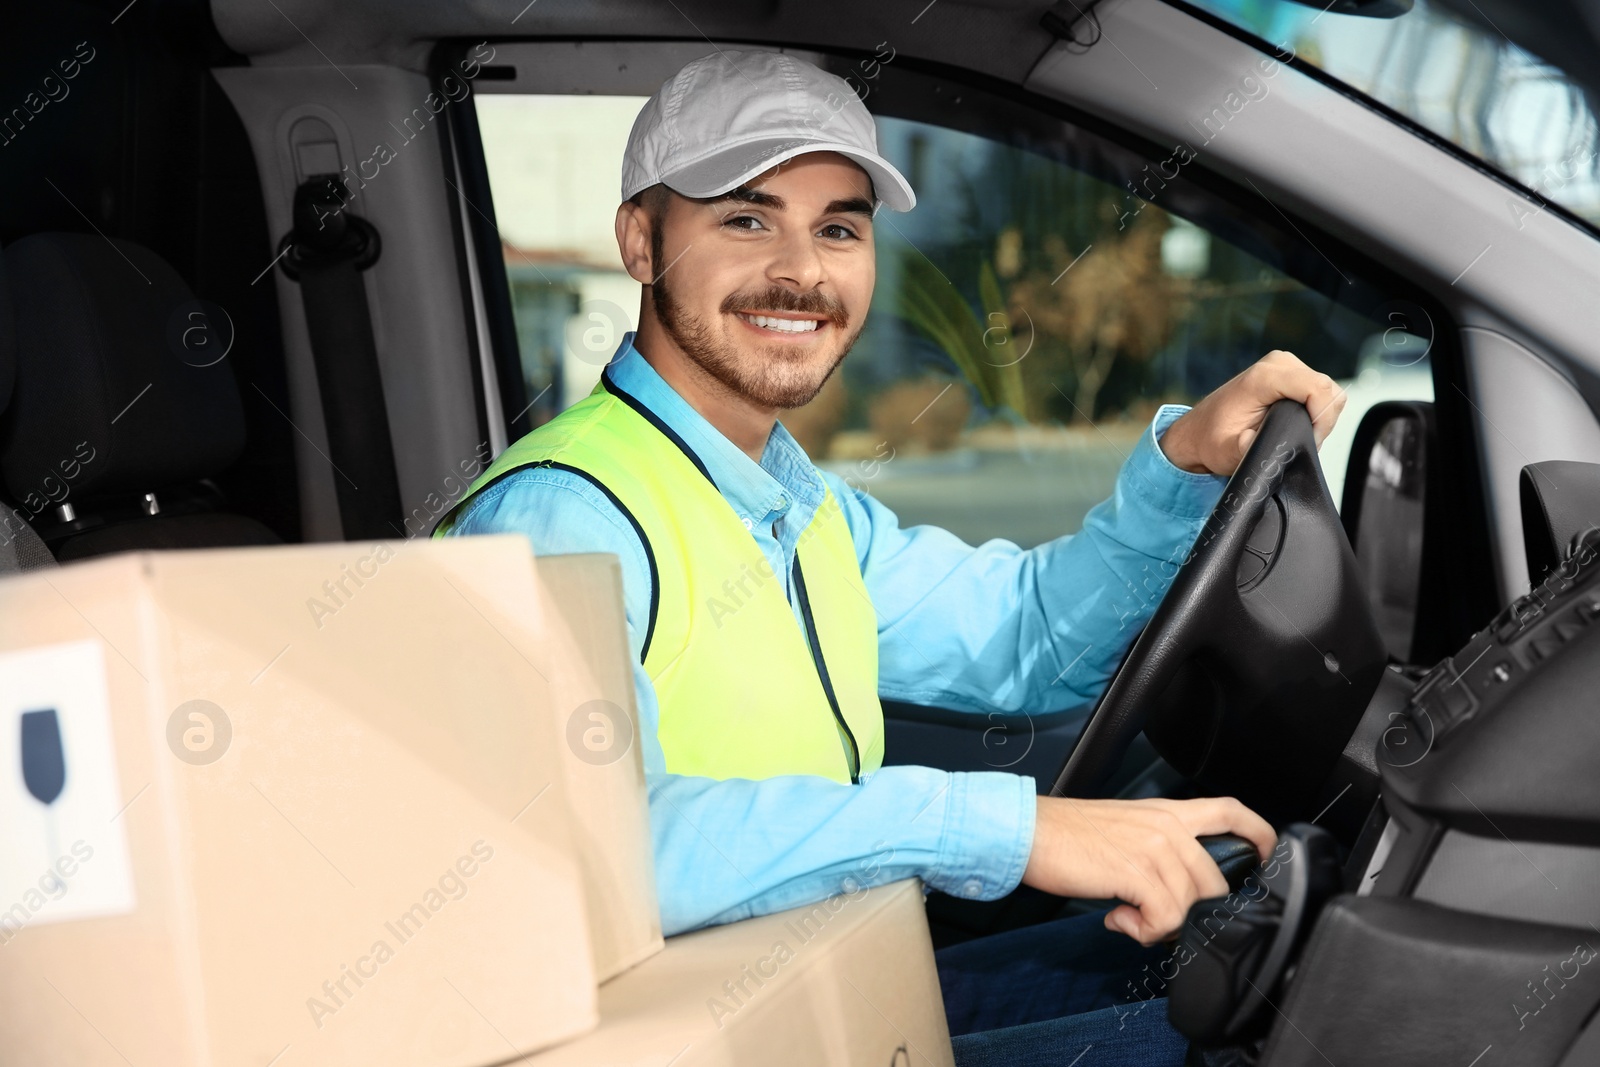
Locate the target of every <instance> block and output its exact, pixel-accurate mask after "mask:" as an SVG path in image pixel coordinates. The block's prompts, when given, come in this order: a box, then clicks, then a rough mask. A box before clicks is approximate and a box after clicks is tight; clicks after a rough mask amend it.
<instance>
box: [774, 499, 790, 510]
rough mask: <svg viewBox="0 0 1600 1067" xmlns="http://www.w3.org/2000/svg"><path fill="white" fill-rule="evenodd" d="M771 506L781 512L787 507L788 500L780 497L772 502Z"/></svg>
mask: <svg viewBox="0 0 1600 1067" xmlns="http://www.w3.org/2000/svg"><path fill="white" fill-rule="evenodd" d="M772 506H773V507H775V508H777V509H778V510H779V511H782V510H783V509H784V508H786V507H788V506H789V498H788V497H782V496H780V497H779V498H778V499H777V500H775V501H773V503H772Z"/></svg>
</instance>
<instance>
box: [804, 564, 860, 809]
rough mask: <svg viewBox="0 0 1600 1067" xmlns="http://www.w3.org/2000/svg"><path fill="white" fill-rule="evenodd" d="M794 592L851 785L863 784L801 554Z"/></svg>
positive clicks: (856, 750) (858, 752)
mask: <svg viewBox="0 0 1600 1067" xmlns="http://www.w3.org/2000/svg"><path fill="white" fill-rule="evenodd" d="M792 573H793V575H794V592H795V596H797V597H799V598H800V614H801V615H803V616H805V620H806V641H807V642H808V643H809V644H810V645H811V659H812V661H813V662H815V663H816V665H817V677H818V678H820V679H821V680H822V691H823V692H824V693H826V694H828V705H829V706H830V707H831V708H833V718H834V721H836V722H837V723H838V724H839V729H841V730H843V731H844V736H845V740H846V742H848V744H849V748H850V751H849V755H848V758H847V760H846V762H847V763H848V764H849V766H850V784H851V785H859V784H861V774H860V770H861V749H860V747H859V746H857V744H856V735H855V734H854V733H852V732H851V730H850V724H849V723H847V722H845V721H844V712H842V711H840V710H839V698H838V696H836V695H835V694H834V691H833V679H831V678H829V677H828V664H827V663H826V662H825V661H824V660H823V658H822V642H821V641H819V640H818V639H817V623H816V620H814V619H813V618H812V617H811V598H810V597H808V596H806V579H805V576H804V575H803V574H801V573H800V553H799V552H796V553H795V555H794V567H793V568H792Z"/></svg>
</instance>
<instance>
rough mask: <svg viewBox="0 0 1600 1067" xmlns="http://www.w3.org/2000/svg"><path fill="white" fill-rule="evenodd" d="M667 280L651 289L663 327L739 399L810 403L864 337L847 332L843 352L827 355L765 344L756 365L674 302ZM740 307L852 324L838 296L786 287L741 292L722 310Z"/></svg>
mask: <svg viewBox="0 0 1600 1067" xmlns="http://www.w3.org/2000/svg"><path fill="white" fill-rule="evenodd" d="M665 280H666V279H665V276H664V275H663V276H662V277H661V278H658V279H656V281H655V282H654V283H653V284H652V285H651V287H650V295H651V301H652V303H653V305H654V307H655V312H656V318H657V319H659V320H660V322H661V328H662V329H663V330H665V331H666V333H667V336H668V337H671V338H672V340H673V341H674V342H675V343H676V344H677V346H678V347H679V348H680V349H682V350H683V352H684V354H685V355H687V356H688V357H689V358H690V359H691V360H693V361H694V363H695V364H696V365H697V366H699V367H700V368H701V369H702V370H704V371H705V372H706V373H707V374H709V375H711V376H712V377H713V378H715V379H716V380H717V381H718V382H721V383H722V385H723V386H725V387H726V388H727V389H729V390H731V391H732V392H733V393H734V394H736V395H737V396H740V397H742V398H744V399H745V400H747V401H749V402H750V403H752V404H756V405H758V406H760V407H764V408H780V409H789V408H797V407H800V406H802V405H804V404H808V403H810V402H811V400H812V399H813V398H814V397H816V395H817V394H818V393H819V392H821V391H822V387H823V385H824V384H826V383H827V381H828V378H829V377H830V376H831V375H832V374H833V372H834V371H835V370H836V369H837V368H838V366H839V364H840V363H842V362H844V357H845V356H847V355H849V354H850V349H851V348H852V347H853V346H854V345H855V343H856V339H857V338H858V337H860V336H861V327H860V326H857V327H856V328H855V329H854V330H852V331H851V332H849V333H843V338H844V340H843V343H842V344H840V345H839V351H838V352H837V354H834V355H831V356H830V355H829V354H828V353H826V352H812V353H803V352H799V351H796V349H795V348H793V347H791V346H790V345H788V344H786V343H783V342H778V343H775V344H772V345H767V346H763V347H762V348H761V349H760V350H759V352H760V355H761V356H762V357H764V358H761V359H757V360H754V361H752V360H750V359H749V358H748V357H742V356H741V354H740V351H739V349H738V347H737V346H735V345H734V344H733V343H732V342H731V341H729V340H728V339H727V338H726V337H724V336H720V335H719V334H718V333H717V331H716V329H715V328H714V326H713V324H712V323H709V322H707V321H706V320H705V319H703V318H699V317H697V316H695V315H692V314H690V313H689V312H688V311H686V310H685V309H684V307H683V305H682V304H680V303H679V302H678V301H677V300H676V299H674V298H673V295H672V290H671V289H669V288H668V287H667V286H666V284H665ZM741 308H762V309H764V310H768V311H793V312H799V313H801V314H806V315H822V316H825V317H826V322H827V326H828V328H830V329H836V330H839V331H841V333H842V331H844V330H845V328H846V327H848V326H849V322H850V316H849V313H848V312H846V311H845V309H844V305H842V304H840V303H839V301H838V300H837V299H835V298H834V297H831V296H825V295H824V294H822V293H819V292H817V291H816V290H814V289H813V290H811V291H810V292H806V293H796V292H794V291H792V290H789V289H784V288H782V287H781V286H771V287H769V288H767V289H763V290H753V291H749V292H737V293H733V294H731V295H730V296H729V297H728V298H727V299H726V300H724V301H723V302H722V306H721V308H719V310H720V311H721V312H723V313H724V314H731V313H733V312H735V311H737V310H739V309H741Z"/></svg>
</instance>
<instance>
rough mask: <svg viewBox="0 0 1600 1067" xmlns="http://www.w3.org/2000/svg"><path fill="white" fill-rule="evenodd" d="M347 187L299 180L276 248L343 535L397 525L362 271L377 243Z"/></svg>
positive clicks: (396, 487)
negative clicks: (299, 321)
mask: <svg viewBox="0 0 1600 1067" xmlns="http://www.w3.org/2000/svg"><path fill="white" fill-rule="evenodd" d="M348 196H349V192H348V190H346V189H345V187H344V185H343V184H342V183H341V182H340V181H339V180H338V178H337V177H336V176H334V175H331V174H318V175H313V176H312V177H310V178H308V179H306V181H305V182H304V183H302V184H301V186H300V187H299V188H298V189H296V190H295V191H294V229H293V230H291V231H290V232H289V233H287V234H285V235H284V238H283V241H282V242H281V243H280V244H279V255H280V256H281V257H282V258H281V260H280V264H281V266H282V267H283V272H284V273H285V274H287V275H288V276H289V277H290V278H292V279H294V280H295V281H297V282H299V283H300V299H301V302H302V303H303V304H304V305H305V313H306V329H307V331H308V332H309V333H310V334H311V354H312V357H313V361H314V362H315V363H316V367H317V390H318V392H320V393H321V395H322V422H323V425H324V427H326V429H327V434H328V450H329V452H330V453H331V455H330V457H329V460H330V462H331V463H332V464H333V467H334V472H333V474H334V486H335V488H336V490H337V492H338V498H339V520H340V525H341V527H342V529H343V531H344V537H345V540H347V541H364V540H368V539H371V538H382V537H394V536H396V534H397V533H399V532H400V531H401V530H402V527H401V526H400V512H401V508H400V481H399V478H398V476H397V475H396V473H395V465H394V441H393V439H392V438H391V437H390V436H389V411H388V408H387V407H385V406H384V400H383V377H382V374H381V372H380V371H379V369H378V346H377V342H376V341H375V340H374V339H373V336H372V312H371V310H370V309H369V307H368V305H367V290H366V285H365V283H364V282H363V281H362V278H361V272H362V271H364V270H366V269H367V268H368V267H370V266H372V264H374V263H376V262H377V261H378V255H379V253H380V252H381V251H382V242H381V241H380V240H379V237H378V231H377V230H376V229H375V228H374V227H373V225H372V224H371V223H370V222H368V221H367V220H366V219H363V218H360V217H359V216H357V215H355V214H353V213H351V212H350V211H348V210H347V209H346V206H347V199H348Z"/></svg>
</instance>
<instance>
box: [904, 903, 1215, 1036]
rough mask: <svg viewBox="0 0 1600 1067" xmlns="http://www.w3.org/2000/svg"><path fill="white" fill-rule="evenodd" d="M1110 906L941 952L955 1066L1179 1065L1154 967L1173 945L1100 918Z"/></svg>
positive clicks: (1161, 986)
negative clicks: (1119, 930)
mask: <svg viewBox="0 0 1600 1067" xmlns="http://www.w3.org/2000/svg"><path fill="white" fill-rule="evenodd" d="M1104 916H1105V913H1104V912H1097V913H1095V914H1093V915H1079V916H1074V917H1072V918H1069V919H1057V920H1056V921H1054V922H1049V923H1042V924H1040V925H1037V926H1029V927H1025V928H1023V929H1020V930H1010V931H1007V932H1005V933H1002V934H993V935H991V936H989V937H981V938H977V939H976V940H973V941H967V942H963V943H962V944H959V945H951V946H949V947H948V948H943V949H940V950H939V951H938V952H937V953H935V959H936V961H937V963H938V967H939V986H940V988H941V989H942V990H943V993H944V1006H945V1015H946V1017H947V1018H948V1019H949V1021H950V1034H951V1039H952V1043H953V1044H954V1045H955V1054H956V1064H957V1067H999V1065H1002V1064H1003V1065H1005V1067H1181V1064H1182V1063H1183V1058H1184V1054H1185V1052H1186V1050H1187V1049H1188V1042H1187V1040H1186V1039H1185V1038H1184V1037H1183V1036H1182V1035H1181V1034H1179V1033H1178V1032H1177V1031H1176V1030H1174V1029H1172V1027H1171V1026H1170V1025H1168V1023H1167V1002H1166V998H1165V997H1163V996H1161V995H1160V994H1161V993H1163V992H1164V991H1165V985H1164V983H1163V982H1162V981H1161V979H1160V976H1159V974H1158V973H1157V971H1158V967H1159V964H1160V963H1161V961H1162V960H1164V959H1165V958H1166V957H1167V956H1168V955H1169V952H1168V950H1166V949H1164V948H1161V947H1159V946H1158V947H1155V948H1144V947H1143V946H1141V945H1140V944H1139V943H1138V942H1136V941H1134V940H1133V939H1131V938H1129V937H1126V936H1124V935H1122V934H1116V933H1112V932H1111V931H1109V930H1107V929H1106V928H1105V926H1104V925H1102V922H1101V920H1102V919H1103V918H1104Z"/></svg>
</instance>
